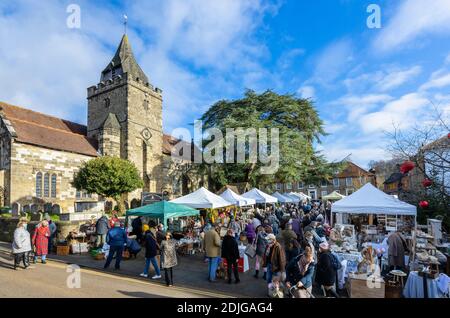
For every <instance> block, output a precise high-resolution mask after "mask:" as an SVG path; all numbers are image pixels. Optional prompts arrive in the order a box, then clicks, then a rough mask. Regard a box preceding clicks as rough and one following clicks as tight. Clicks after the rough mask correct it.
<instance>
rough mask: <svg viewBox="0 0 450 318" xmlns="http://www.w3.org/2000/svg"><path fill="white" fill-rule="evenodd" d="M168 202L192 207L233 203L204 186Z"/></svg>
mask: <svg viewBox="0 0 450 318" xmlns="http://www.w3.org/2000/svg"><path fill="white" fill-rule="evenodd" d="M170 202H173V203H178V204H184V205H187V206H189V207H191V208H194V209H217V208H223V207H225V206H230V205H234V203H232V202H228V201H227V200H225V199H224V198H222V197H220V196H218V195H217V194H214V193H212V192H211V191H208V190H207V189H205V188H204V187H202V188H200V189H198V190H197V191H195V192H192V193H189V194H188V195H185V196H183V197H180V198H177V199H174V200H171V201H170Z"/></svg>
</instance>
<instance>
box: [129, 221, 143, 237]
mask: <svg viewBox="0 0 450 318" xmlns="http://www.w3.org/2000/svg"><path fill="white" fill-rule="evenodd" d="M131 227H132V228H133V232H132V234H134V235H136V240H137V241H138V242H141V240H142V219H141V217H140V216H138V217H137V218H135V219H134V220H133V222H131Z"/></svg>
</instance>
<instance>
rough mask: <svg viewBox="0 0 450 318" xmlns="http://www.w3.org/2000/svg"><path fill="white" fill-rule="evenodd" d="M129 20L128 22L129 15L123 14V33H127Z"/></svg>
mask: <svg viewBox="0 0 450 318" xmlns="http://www.w3.org/2000/svg"><path fill="white" fill-rule="evenodd" d="M127 22H128V17H127V15H126V14H124V15H123V29H124V31H123V33H124V34H127Z"/></svg>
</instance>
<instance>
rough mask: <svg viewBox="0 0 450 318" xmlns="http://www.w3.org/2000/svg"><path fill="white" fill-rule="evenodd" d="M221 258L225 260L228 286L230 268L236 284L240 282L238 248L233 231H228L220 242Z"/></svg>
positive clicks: (229, 282)
mask: <svg viewBox="0 0 450 318" xmlns="http://www.w3.org/2000/svg"><path fill="white" fill-rule="evenodd" d="M222 257H223V258H225V259H226V260H227V272H228V284H231V268H232V267H233V272H234V278H235V282H236V284H237V283H239V282H240V279H239V271H238V260H239V258H240V257H239V248H238V244H237V242H236V240H235V239H234V231H233V230H232V229H229V230H228V231H227V235H225V237H224V238H223V242H222Z"/></svg>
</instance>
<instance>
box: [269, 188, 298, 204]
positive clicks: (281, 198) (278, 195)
mask: <svg viewBox="0 0 450 318" xmlns="http://www.w3.org/2000/svg"><path fill="white" fill-rule="evenodd" d="M272 196H273V197H275V198H277V199H278V202H281V203H292V202H294V200H292V199H291V198H290V197H288V196H284V195H282V194H281V193H280V192H278V191H277V192H274V193H272Z"/></svg>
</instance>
